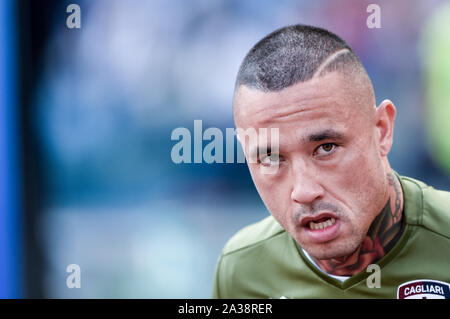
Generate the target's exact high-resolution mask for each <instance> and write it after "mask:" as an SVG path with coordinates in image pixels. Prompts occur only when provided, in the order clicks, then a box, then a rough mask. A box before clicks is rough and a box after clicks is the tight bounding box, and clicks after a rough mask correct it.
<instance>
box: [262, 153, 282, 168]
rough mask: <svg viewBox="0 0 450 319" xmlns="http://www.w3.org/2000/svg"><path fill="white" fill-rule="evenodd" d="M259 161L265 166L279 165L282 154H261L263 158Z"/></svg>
mask: <svg viewBox="0 0 450 319" xmlns="http://www.w3.org/2000/svg"><path fill="white" fill-rule="evenodd" d="M259 162H260V163H261V165H264V166H272V165H278V164H279V162H280V155H279V154H273V153H270V154H266V155H263V156H261V158H260V159H259Z"/></svg>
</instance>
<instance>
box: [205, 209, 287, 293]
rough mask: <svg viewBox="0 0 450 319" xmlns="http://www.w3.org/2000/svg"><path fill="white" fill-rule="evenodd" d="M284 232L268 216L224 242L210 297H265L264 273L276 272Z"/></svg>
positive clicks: (284, 240)
mask: <svg viewBox="0 0 450 319" xmlns="http://www.w3.org/2000/svg"><path fill="white" fill-rule="evenodd" d="M286 234H287V232H286V231H285V230H284V228H283V227H281V225H280V224H278V222H277V221H276V220H275V219H274V218H273V217H272V216H269V217H267V218H264V219H263V220H261V221H259V222H257V223H255V224H251V225H249V226H247V227H244V228H242V229H241V230H240V231H238V232H237V233H236V234H235V235H234V236H233V237H231V239H230V240H229V241H228V242H227V243H226V245H225V247H224V249H223V250H222V254H221V255H220V257H219V260H218V264H217V267H216V271H215V277H214V290H213V297H214V298H266V297H267V296H265V295H264V293H263V292H264V291H266V290H267V287H262V286H261V285H263V281H264V280H263V278H264V277H265V276H267V272H270V273H272V274H274V273H276V271H274V270H275V269H278V270H279V261H280V260H282V259H283V258H284V257H283V256H279V252H280V251H283V252H286V251H285V250H283V247H284V248H286V243H287V241H286V239H287V238H288V237H287V236H285V235H286Z"/></svg>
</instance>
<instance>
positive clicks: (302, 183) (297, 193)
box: [291, 162, 325, 205]
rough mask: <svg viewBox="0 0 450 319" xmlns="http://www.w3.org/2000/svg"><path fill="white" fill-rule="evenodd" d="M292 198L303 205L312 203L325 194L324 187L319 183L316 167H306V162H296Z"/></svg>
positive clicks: (293, 173)
mask: <svg viewBox="0 0 450 319" xmlns="http://www.w3.org/2000/svg"><path fill="white" fill-rule="evenodd" d="M291 174H292V180H293V184H292V192H291V199H292V200H293V201H294V202H297V203H299V204H303V205H310V204H312V203H313V202H314V201H315V200H317V199H320V198H322V197H323V196H324V195H325V190H324V188H323V187H322V186H321V185H320V183H319V176H318V175H317V173H316V172H315V169H311V168H307V167H305V165H304V163H300V162H298V163H296V164H295V166H294V167H293V169H292V171H291Z"/></svg>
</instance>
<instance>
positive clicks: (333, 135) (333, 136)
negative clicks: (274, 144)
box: [249, 129, 345, 157]
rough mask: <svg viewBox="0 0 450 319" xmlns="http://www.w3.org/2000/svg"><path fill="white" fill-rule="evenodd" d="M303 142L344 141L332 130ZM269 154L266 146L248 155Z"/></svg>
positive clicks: (343, 138)
mask: <svg viewBox="0 0 450 319" xmlns="http://www.w3.org/2000/svg"><path fill="white" fill-rule="evenodd" d="M303 140H304V141H307V142H320V141H323V140H334V141H345V136H344V135H343V134H342V133H340V132H338V131H335V130H333V129H326V130H323V131H320V132H317V133H313V134H309V135H307V136H306V138H304V139H303ZM263 151H265V152H263ZM263 153H264V154H263ZM270 153H272V149H271V148H270V146H267V147H266V148H264V147H262V146H257V147H254V148H252V149H251V150H250V152H249V155H250V156H255V157H257V156H258V155H265V154H270Z"/></svg>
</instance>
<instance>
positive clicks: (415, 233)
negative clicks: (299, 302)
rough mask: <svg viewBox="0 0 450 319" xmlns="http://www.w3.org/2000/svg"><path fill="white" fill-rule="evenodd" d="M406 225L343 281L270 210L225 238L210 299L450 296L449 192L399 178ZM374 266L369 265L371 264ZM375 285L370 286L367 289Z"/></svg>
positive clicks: (405, 178)
mask: <svg viewBox="0 0 450 319" xmlns="http://www.w3.org/2000/svg"><path fill="white" fill-rule="evenodd" d="M400 183H401V185H402V188H403V194H404V211H403V212H404V216H405V218H404V223H405V228H404V231H403V233H402V235H401V237H400V239H399V240H398V241H397V243H396V244H395V246H394V247H393V248H392V249H391V250H390V251H389V252H388V253H387V254H386V255H385V256H384V257H383V258H382V259H380V260H379V261H378V262H377V263H376V264H377V265H378V266H379V269H380V272H379V273H378V274H379V278H380V281H379V283H380V285H379V288H377V287H373V285H368V284H367V282H369V281H370V282H372V283H373V280H372V279H373V276H374V275H375V273H374V272H369V271H363V272H360V273H358V274H356V275H354V276H352V277H350V278H349V279H347V280H345V281H344V282H341V281H339V280H337V279H334V278H332V277H330V276H329V275H327V274H325V273H323V272H321V271H320V270H319V269H317V267H315V266H314V265H313V264H312V263H311V262H310V261H309V260H308V258H307V257H306V256H305V255H304V253H303V252H302V249H301V248H300V247H299V245H298V244H297V243H296V242H295V240H294V239H293V238H292V236H291V235H290V234H288V233H287V232H286V231H285V230H284V228H282V227H281V226H280V224H278V223H277V222H276V221H275V219H274V218H273V217H272V216H269V217H267V218H265V219H263V220H262V221H260V222H258V223H256V224H253V225H250V226H247V227H245V228H243V229H242V230H240V231H239V232H238V233H237V234H235V235H234V236H233V237H232V238H231V239H230V240H229V241H228V243H227V244H226V246H225V248H224V249H223V251H222V254H221V256H220V258H219V261H218V264H217V268H216V272H215V276H214V288H213V297H214V298H397V297H399V296H400V297H401V298H403V297H412V298H414V297H415V298H433V297H446V298H450V290H449V287H450V285H449V284H448V283H450V193H449V192H444V191H439V190H435V189H434V188H432V187H430V186H427V185H425V184H424V183H422V182H420V181H417V180H414V179H412V178H408V177H400ZM372 271H373V270H372ZM369 286H372V287H373V288H369Z"/></svg>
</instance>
